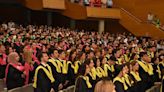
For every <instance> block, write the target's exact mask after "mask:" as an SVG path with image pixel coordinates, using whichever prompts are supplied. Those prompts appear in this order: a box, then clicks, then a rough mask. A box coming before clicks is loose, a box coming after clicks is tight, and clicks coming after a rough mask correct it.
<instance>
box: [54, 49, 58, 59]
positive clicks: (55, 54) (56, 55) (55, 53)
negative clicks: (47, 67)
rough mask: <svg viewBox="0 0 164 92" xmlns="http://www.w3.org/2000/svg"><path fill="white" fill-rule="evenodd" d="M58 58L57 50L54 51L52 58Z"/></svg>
mask: <svg viewBox="0 0 164 92" xmlns="http://www.w3.org/2000/svg"><path fill="white" fill-rule="evenodd" d="M58 57H59V53H58V51H57V50H54V58H58Z"/></svg>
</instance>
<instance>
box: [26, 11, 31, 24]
mask: <svg viewBox="0 0 164 92" xmlns="http://www.w3.org/2000/svg"><path fill="white" fill-rule="evenodd" d="M26 18H27V23H28V24H30V23H31V11H30V10H27V15H26Z"/></svg>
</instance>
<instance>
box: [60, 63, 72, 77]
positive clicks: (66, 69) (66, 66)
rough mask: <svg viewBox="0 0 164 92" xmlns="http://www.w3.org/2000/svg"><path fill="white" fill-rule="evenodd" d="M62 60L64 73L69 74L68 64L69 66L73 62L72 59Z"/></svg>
mask: <svg viewBox="0 0 164 92" xmlns="http://www.w3.org/2000/svg"><path fill="white" fill-rule="evenodd" d="M62 62H63V67H62V73H63V74H67V73H68V66H69V64H72V63H71V62H70V61H65V60H62Z"/></svg>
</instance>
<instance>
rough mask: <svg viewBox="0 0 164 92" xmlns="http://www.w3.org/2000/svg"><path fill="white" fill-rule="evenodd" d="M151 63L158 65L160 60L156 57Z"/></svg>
mask: <svg viewBox="0 0 164 92" xmlns="http://www.w3.org/2000/svg"><path fill="white" fill-rule="evenodd" d="M151 62H152V63H154V64H155V65H158V64H159V58H156V57H154V58H152V59H151Z"/></svg>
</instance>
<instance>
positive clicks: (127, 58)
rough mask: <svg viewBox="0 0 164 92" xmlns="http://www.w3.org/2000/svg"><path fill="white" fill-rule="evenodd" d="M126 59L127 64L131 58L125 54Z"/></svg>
mask: <svg viewBox="0 0 164 92" xmlns="http://www.w3.org/2000/svg"><path fill="white" fill-rule="evenodd" d="M124 58H125V61H126V62H129V61H130V58H129V57H128V55H126V54H124Z"/></svg>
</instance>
